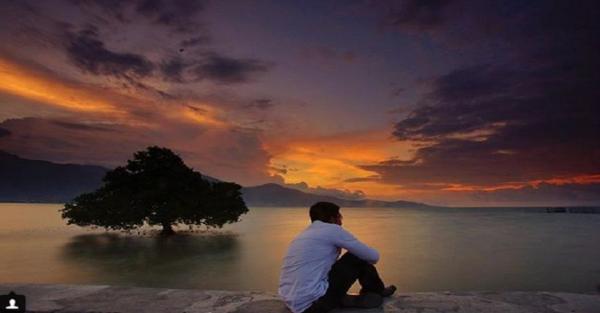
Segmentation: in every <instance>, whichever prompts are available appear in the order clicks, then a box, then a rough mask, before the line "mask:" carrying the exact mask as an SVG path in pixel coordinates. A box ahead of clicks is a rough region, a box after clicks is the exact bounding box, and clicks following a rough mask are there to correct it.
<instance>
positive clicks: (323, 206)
mask: <svg viewBox="0 0 600 313" xmlns="http://www.w3.org/2000/svg"><path fill="white" fill-rule="evenodd" d="M338 215H340V207H339V206H338V205H337V204H335V203H331V202H317V203H315V204H313V205H312V206H311V207H310V220H311V222H314V221H321V222H324V223H331V220H332V219H333V218H336V217H338Z"/></svg>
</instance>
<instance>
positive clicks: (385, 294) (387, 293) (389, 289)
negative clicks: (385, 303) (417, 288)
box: [360, 285, 396, 297]
mask: <svg viewBox="0 0 600 313" xmlns="http://www.w3.org/2000/svg"><path fill="white" fill-rule="evenodd" d="M369 292H371V291H364V290H362V289H361V290H360V294H361V295H363V294H366V293H369ZM394 292H396V286H394V285H389V286H387V287H385V288H383V290H382V291H381V292H379V294H380V295H381V296H382V297H389V296H391V295H393V294H394Z"/></svg>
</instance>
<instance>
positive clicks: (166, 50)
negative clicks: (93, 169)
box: [0, 0, 600, 206]
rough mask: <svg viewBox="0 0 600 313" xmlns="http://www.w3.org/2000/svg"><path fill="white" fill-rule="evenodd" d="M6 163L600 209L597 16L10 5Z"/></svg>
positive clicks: (2, 29) (412, 5) (170, 4)
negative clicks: (159, 164)
mask: <svg viewBox="0 0 600 313" xmlns="http://www.w3.org/2000/svg"><path fill="white" fill-rule="evenodd" d="M0 12H1V13H0V14H1V17H2V18H1V19H0V40H1V41H2V45H1V46H0V150H3V151H6V152H9V153H13V154H16V155H18V156H21V157H24V158H30V159H42V160H49V161H53V162H59V163H79V164H97V165H102V166H106V167H114V166H117V165H120V164H123V163H124V162H125V161H126V160H127V159H128V158H130V157H131V155H132V154H133V152H134V151H136V150H140V149H143V148H145V147H147V146H149V145H159V146H165V147H169V148H171V149H173V150H174V151H176V152H177V153H178V154H180V155H181V156H182V157H183V159H184V160H185V161H186V163H187V164H188V165H190V166H192V167H194V168H195V169H196V170H198V171H200V172H202V173H203V174H207V175H211V176H214V177H217V178H221V179H224V180H230V181H235V182H237V183H240V184H242V185H245V186H250V185H257V184H263V183H269V182H275V183H279V184H285V185H289V186H290V187H294V188H297V189H300V190H304V191H310V192H316V193H322V194H333V195H337V196H340V197H345V198H362V197H368V198H374V199H385V200H400V199H402V200H415V201H423V202H426V203H432V204H441V205H486V206H494V205H572V204H579V205H591V204H600V108H599V104H600V103H599V102H598V99H599V97H600V62H599V59H600V58H599V56H600V54H599V53H600V52H599V51H600V31H599V30H600V2H598V1H552V0H544V1H452V0H432V1H426V0H423V1H418V0H414V1H189V0H174V1H166V0H164V1H161V0H140V1H119V0H104V1H88V0H69V1H7V0H1V1H0Z"/></svg>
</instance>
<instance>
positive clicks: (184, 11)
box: [136, 0, 204, 32]
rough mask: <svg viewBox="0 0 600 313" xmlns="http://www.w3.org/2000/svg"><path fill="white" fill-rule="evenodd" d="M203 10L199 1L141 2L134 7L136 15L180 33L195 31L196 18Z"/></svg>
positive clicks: (147, 0) (153, 0) (197, 25)
mask: <svg viewBox="0 0 600 313" xmlns="http://www.w3.org/2000/svg"><path fill="white" fill-rule="evenodd" d="M203 10H204V1H200V0H142V1H139V2H138V3H137V5H136V11H137V12H138V13H140V14H142V15H144V16H146V17H148V18H150V19H151V20H152V21H153V22H155V23H157V24H162V25H166V26H169V27H172V28H173V29H175V30H177V31H181V32H191V31H194V30H195V29H196V30H197V28H198V27H199V23H198V22H197V20H196V17H197V14H198V13H199V12H201V11H203Z"/></svg>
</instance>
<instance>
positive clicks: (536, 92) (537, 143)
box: [364, 1, 600, 184]
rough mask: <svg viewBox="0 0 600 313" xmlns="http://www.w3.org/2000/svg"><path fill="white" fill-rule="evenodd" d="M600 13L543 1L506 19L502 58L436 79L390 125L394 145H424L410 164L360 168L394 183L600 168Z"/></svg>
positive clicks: (501, 179)
mask: <svg viewBox="0 0 600 313" xmlns="http://www.w3.org/2000/svg"><path fill="white" fill-rule="evenodd" d="M599 13H600V7H599V4H598V2H591V1H590V2H588V1H584V2H582V3H580V4H578V5H573V4H567V3H564V2H560V1H559V2H555V1H545V2H535V3H532V4H530V5H529V6H528V7H527V8H526V10H521V11H515V12H513V16H507V17H505V19H504V23H505V24H503V25H499V26H498V28H499V30H497V33H496V37H494V40H498V42H501V43H503V44H504V46H503V47H507V48H505V49H506V50H505V51H502V52H503V53H502V54H498V55H501V56H502V57H499V58H495V59H493V60H490V62H488V63H485V64H480V65H467V66H464V67H461V68H458V69H456V70H453V71H451V72H449V73H447V74H445V75H442V76H440V77H438V78H436V79H434V80H432V82H431V84H430V88H431V89H430V92H429V94H427V95H426V96H425V97H423V98H422V99H421V100H420V102H419V106H418V107H417V108H416V109H414V110H413V111H412V112H411V113H410V114H409V115H408V116H407V117H406V118H404V119H403V120H401V121H400V122H398V123H397V124H396V125H395V130H394V133H393V135H394V136H395V137H396V138H398V139H399V140H410V141H420V142H423V143H424V144H425V146H424V147H421V148H419V149H418V150H417V152H416V155H415V159H414V160H412V162H413V163H398V162H396V161H395V160H392V161H384V162H381V163H380V164H373V165H367V166H364V168H365V169H368V170H373V171H375V172H377V173H379V174H380V175H381V176H382V179H383V180H384V181H387V182H394V183H400V184H411V183H420V182H427V181H429V182H446V183H461V184H495V183H506V182H515V181H527V180H532V179H543V178H549V177H562V176H568V175H579V174H593V173H598V172H600V140H598V138H600V107H599V106H598V105H597V103H598V99H599V97H600V90H599V89H598V88H597V86H599V85H600V74H599V73H600V63H599V61H598V57H597V51H599V49H600V36H599V35H600V33H599V30H600V22H599V21H600V14H599ZM481 14H482V15H484V16H487V15H494V14H500V13H498V12H481ZM482 40H487V39H482Z"/></svg>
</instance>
